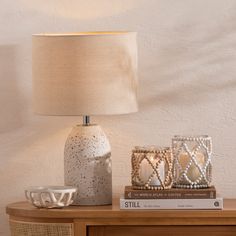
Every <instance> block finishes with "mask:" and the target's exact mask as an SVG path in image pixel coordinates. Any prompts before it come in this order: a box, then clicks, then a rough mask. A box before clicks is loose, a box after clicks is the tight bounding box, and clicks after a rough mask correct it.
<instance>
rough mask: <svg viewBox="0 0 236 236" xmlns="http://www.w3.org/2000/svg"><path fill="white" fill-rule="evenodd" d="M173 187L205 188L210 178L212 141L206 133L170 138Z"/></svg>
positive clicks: (208, 184)
mask: <svg viewBox="0 0 236 236" xmlns="http://www.w3.org/2000/svg"><path fill="white" fill-rule="evenodd" d="M172 149H173V156H174V166H173V187H176V188H207V187H209V186H210V183H211V179H212V164H211V154H212V141H211V138H210V137H209V136H207V135H204V136H194V137H191V136H190V137H182V136H174V138H173V139H172Z"/></svg>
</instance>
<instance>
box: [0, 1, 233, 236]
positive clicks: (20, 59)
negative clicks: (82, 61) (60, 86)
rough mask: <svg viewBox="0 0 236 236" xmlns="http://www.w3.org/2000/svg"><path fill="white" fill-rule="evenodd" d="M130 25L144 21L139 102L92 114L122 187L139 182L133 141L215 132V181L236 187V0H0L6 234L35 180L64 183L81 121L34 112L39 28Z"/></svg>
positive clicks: (223, 190)
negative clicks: (129, 110)
mask: <svg viewBox="0 0 236 236" xmlns="http://www.w3.org/2000/svg"><path fill="white" fill-rule="evenodd" d="M124 29H128V30H133V31H138V44H139V81H140V87H139V104H140V111H139V113H136V114H131V115H125V116H114V117H109V116H108V117H94V118H93V120H94V122H97V123H99V124H101V125H102V126H103V127H104V130H105V131H106V133H107V135H108V136H109V139H110V142H111V145H112V150H113V155H112V158H113V189H114V195H119V193H121V192H122V190H123V187H124V185H126V184H129V183H130V151H131V149H132V147H133V146H134V145H145V144H156V145H164V146H167V145H170V140H171V137H172V136H173V135H174V134H209V135H210V136H212V138H213V144H214V156H213V158H214V159H213V164H214V173H213V174H214V178H213V179H214V183H215V185H216V187H217V190H218V191H219V193H220V194H221V195H222V196H224V197H228V198H229V197H236V190H235V189H236V181H235V179H236V174H235V169H236V158H235V151H236V149H235V138H236V108H235V105H236V78H235V76H236V1H234V0H179V1H176V0H100V1H96V0H86V1H82V0H70V1H68V0H60V1H56V0H51V1H41V0H34V1H28V0H1V7H0V110H1V113H0V235H4V236H6V235H9V231H8V226H7V216H6V215H5V213H4V211H5V205H6V204H7V203H9V202H14V201H19V200H23V199H24V194H23V191H24V189H25V188H26V187H27V186H30V185H45V184H63V148H64V142H65V140H66V137H67V135H68V133H69V132H70V129H71V126H73V125H75V124H76V123H78V122H81V118H80V117H42V116H36V115H34V114H33V112H32V108H31V93H32V91H31V34H33V33H39V32H65V31H89V30H124Z"/></svg>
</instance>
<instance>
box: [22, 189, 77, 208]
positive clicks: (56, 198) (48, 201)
mask: <svg viewBox="0 0 236 236" xmlns="http://www.w3.org/2000/svg"><path fill="white" fill-rule="evenodd" d="M76 191H77V188H75V187H71V186H35V187H29V188H27V189H26V190H25V196H26V199H27V200H28V201H29V202H30V203H32V204H33V205H34V206H35V207H38V208H62V207H65V206H69V205H70V204H72V202H73V197H74V194H75V193H76Z"/></svg>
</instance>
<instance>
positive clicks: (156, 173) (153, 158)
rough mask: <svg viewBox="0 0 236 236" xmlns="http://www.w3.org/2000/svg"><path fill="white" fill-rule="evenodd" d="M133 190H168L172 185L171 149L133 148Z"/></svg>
mask: <svg viewBox="0 0 236 236" xmlns="http://www.w3.org/2000/svg"><path fill="white" fill-rule="evenodd" d="M131 164H132V173H131V178H132V186H133V188H134V189H169V188H171V185H172V164H173V159H172V152H171V148H168V147H167V148H157V147H135V149H134V150H133V151H132V158H131Z"/></svg>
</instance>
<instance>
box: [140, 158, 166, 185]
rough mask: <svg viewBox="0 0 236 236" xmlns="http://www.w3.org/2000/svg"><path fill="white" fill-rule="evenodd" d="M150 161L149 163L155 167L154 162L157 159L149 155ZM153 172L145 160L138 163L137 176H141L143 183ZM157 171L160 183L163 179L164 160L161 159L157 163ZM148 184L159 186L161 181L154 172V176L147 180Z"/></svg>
mask: <svg viewBox="0 0 236 236" xmlns="http://www.w3.org/2000/svg"><path fill="white" fill-rule="evenodd" d="M149 160H150V161H151V163H152V164H153V166H154V167H156V163H157V160H155V159H153V157H151V158H150V159H149ZM153 172H154V170H153V168H152V166H151V165H150V163H149V162H148V161H147V160H145V159H144V160H143V161H142V162H141V164H140V172H139V177H140V178H141V180H142V181H143V182H145V183H147V181H148V179H149V177H150V175H151V174H152V173H153ZM158 172H159V175H160V179H161V181H162V183H163V182H164V180H165V164H164V161H161V162H160V163H159V167H158ZM149 185H155V186H160V185H161V183H160V181H159V179H158V177H157V175H156V174H154V176H153V177H152V179H151V181H150V182H149Z"/></svg>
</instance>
